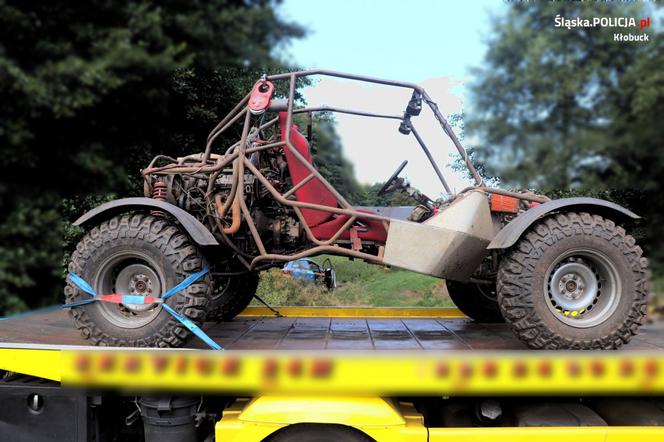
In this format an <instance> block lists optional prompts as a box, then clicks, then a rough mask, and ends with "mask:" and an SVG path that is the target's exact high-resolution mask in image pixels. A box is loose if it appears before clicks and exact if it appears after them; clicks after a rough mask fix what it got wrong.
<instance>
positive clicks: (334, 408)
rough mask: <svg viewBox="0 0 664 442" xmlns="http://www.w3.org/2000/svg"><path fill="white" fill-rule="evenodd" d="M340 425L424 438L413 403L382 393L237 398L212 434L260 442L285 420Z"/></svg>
mask: <svg viewBox="0 0 664 442" xmlns="http://www.w3.org/2000/svg"><path fill="white" fill-rule="evenodd" d="M301 423H307V424H320V425H323V426H322V427H321V431H324V428H325V427H324V425H326V424H333V425H344V426H347V427H351V428H354V429H355V430H357V431H359V432H361V433H364V434H366V435H368V436H369V437H371V438H373V439H374V440H377V441H381V442H397V441H398V442H426V440H427V429H426V427H425V426H424V421H423V418H422V416H421V415H420V414H419V413H418V412H417V410H415V408H414V407H413V405H412V404H410V403H405V402H395V401H393V400H391V399H386V398H381V397H372V396H366V397H352V396H324V395H323V396H259V397H257V398H253V399H238V400H237V401H236V402H235V403H234V404H233V405H231V406H230V407H228V408H227V409H226V410H224V414H223V417H222V419H221V420H220V421H219V422H217V424H216V428H215V435H216V438H217V440H224V441H228V442H260V441H263V440H265V438H267V437H268V436H270V435H271V434H273V433H275V432H278V431H279V430H280V429H283V428H286V427H288V426H289V425H297V424H301Z"/></svg>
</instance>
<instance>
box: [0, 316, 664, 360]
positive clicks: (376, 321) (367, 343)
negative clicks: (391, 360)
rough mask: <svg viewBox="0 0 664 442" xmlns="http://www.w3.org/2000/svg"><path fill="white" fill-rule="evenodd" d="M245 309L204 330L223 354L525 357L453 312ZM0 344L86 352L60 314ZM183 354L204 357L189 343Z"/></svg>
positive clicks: (518, 346)
mask: <svg viewBox="0 0 664 442" xmlns="http://www.w3.org/2000/svg"><path fill="white" fill-rule="evenodd" d="M278 311H279V312H280V313H281V314H282V315H283V316H281V317H277V316H275V314H274V313H273V312H271V311H270V310H269V309H267V308H261V307H249V308H248V309H247V310H245V312H243V314H241V315H240V316H238V317H237V318H235V319H233V320H232V321H228V322H222V323H207V324H206V325H205V327H204V330H205V331H206V333H207V334H208V335H209V336H210V337H211V338H212V339H214V340H215V341H216V342H217V343H218V344H220V345H221V346H222V347H223V348H224V349H227V350H362V351H366V350H437V351H440V350H525V349H526V346H525V345H523V344H522V343H521V342H520V341H519V340H518V339H517V338H516V337H515V336H514V334H513V333H512V332H511V331H510V330H509V328H508V326H507V325H506V324H479V323H476V322H473V321H471V320H470V319H468V318H466V317H465V316H464V315H463V314H462V313H461V312H459V311H458V310H457V309H454V308H435V309H429V308H391V309H390V308H382V309H372V308H300V307H281V308H279V309H278ZM0 342H5V343H24V344H49V345H89V344H88V341H86V340H85V339H83V338H82V337H81V336H80V334H79V333H78V331H77V330H76V329H75V328H74V327H73V325H72V321H71V319H70V318H69V317H68V315H67V313H66V312H65V311H55V312H51V313H46V314H36V315H33V316H29V317H24V318H18V319H13V320H12V319H10V320H7V321H0ZM188 348H195V349H206V348H207V347H206V345H205V343H203V342H202V341H200V340H198V339H192V340H191V341H190V342H189V345H188ZM625 350H626V351H644V350H653V351H657V350H664V322H662V323H654V324H648V325H645V326H644V327H643V328H642V329H641V332H640V334H639V335H638V336H636V337H634V338H633V339H632V341H631V342H630V343H629V344H628V345H626V346H625V347H624V348H623V349H622V350H621V351H625Z"/></svg>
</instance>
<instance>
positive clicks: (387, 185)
mask: <svg viewBox="0 0 664 442" xmlns="http://www.w3.org/2000/svg"><path fill="white" fill-rule="evenodd" d="M407 164H408V160H405V161H404V162H403V163H401V164H400V165H399V167H397V170H395V171H394V173H393V174H392V176H391V177H389V178H388V179H387V181H385V184H383V187H381V188H380V190H379V191H378V195H379V196H380V195H385V194H386V193H387V191H388V189H389V188H390V186H391V185H392V183H393V182H394V180H396V179H397V177H398V176H399V174H400V173H401V171H402V170H403V169H404V167H406V165H407Z"/></svg>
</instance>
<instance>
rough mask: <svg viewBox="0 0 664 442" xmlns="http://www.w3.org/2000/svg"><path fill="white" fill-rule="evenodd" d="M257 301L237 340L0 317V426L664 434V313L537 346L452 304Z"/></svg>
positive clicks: (220, 434)
mask: <svg viewBox="0 0 664 442" xmlns="http://www.w3.org/2000/svg"><path fill="white" fill-rule="evenodd" d="M277 311H278V312H279V315H276V314H275V313H274V312H273V311H272V310H270V309H268V308H264V307H254V306H250V307H248V308H247V309H245V310H244V311H243V312H242V313H241V314H240V315H239V316H238V317H236V318H235V319H233V320H231V321H229V322H225V323H222V324H214V323H206V324H205V326H204V329H205V331H206V332H207V334H208V335H209V336H210V337H211V338H213V339H214V340H215V341H216V342H218V343H219V344H220V345H222V346H223V347H224V349H225V350H224V351H211V350H204V348H205V344H204V343H202V342H200V341H191V342H190V343H189V345H188V347H187V348H183V349H173V348H165V349H156V348H153V349H138V348H135V349H130V348H105V347H92V346H86V345H85V343H86V341H85V340H84V339H83V338H82V337H81V336H80V335H79V334H78V333H77V331H76V330H75V329H74V328H73V327H72V326H71V323H70V321H69V319H68V318H67V316H66V314H65V312H64V311H54V312H50V313H44V314H34V315H30V316H27V317H24V318H17V319H9V320H6V321H0V342H2V344H0V370H3V372H2V373H3V374H2V380H1V381H0V441H42V440H44V441H45V440H71V441H115V440H127V441H142V440H145V441H148V442H151V441H159V442H168V441H212V440H217V441H242V442H252V441H271V442H284V441H305V442H306V441H323V442H325V441H372V440H373V441H418V442H425V441H447V442H457V441H479V440H481V441H511V442H513V441H526V440H529V441H530V440H537V441H554V440H555V441H559V440H561V439H563V438H566V439H569V440H584V441H611V442H618V441H634V440H639V441H641V442H646V441H653V442H654V441H661V440H664V429H663V427H662V425H664V398H662V393H664V376H662V373H664V357H663V356H662V355H664V353H663V352H662V350H664V324H662V323H657V322H654V323H650V324H646V325H644V326H643V327H642V329H641V333H640V334H639V335H637V336H636V337H635V338H634V339H633V340H632V341H631V342H630V343H629V344H627V345H625V346H624V347H623V348H622V349H621V350H617V351H602V352H599V351H588V352H578V351H577V352H573V351H557V352H545V351H542V352H535V351H532V350H527V349H526V346H525V344H523V343H522V342H521V341H520V340H519V339H518V338H516V337H515V336H514V335H513V334H512V333H511V331H510V330H509V328H508V326H507V325H506V324H504V323H503V324H500V323H478V322H475V321H472V320H470V319H469V318H467V317H465V316H464V315H463V314H462V313H461V312H460V311H459V310H457V309H450V308H337V307H335V308H322V307H321V308H301V307H278V308H277Z"/></svg>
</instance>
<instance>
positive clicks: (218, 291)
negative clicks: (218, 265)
mask: <svg viewBox="0 0 664 442" xmlns="http://www.w3.org/2000/svg"><path fill="white" fill-rule="evenodd" d="M257 288H258V273H257V272H252V273H247V274H244V275H235V276H226V277H223V276H222V277H218V278H214V291H213V294H212V298H211V299H210V303H209V305H208V312H207V320H208V321H216V322H220V321H228V320H231V319H233V318H234V317H236V316H237V315H239V314H240V312H242V310H244V309H245V308H247V306H248V305H249V303H250V302H251V300H252V299H253V297H254V295H255V294H256V289H257Z"/></svg>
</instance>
